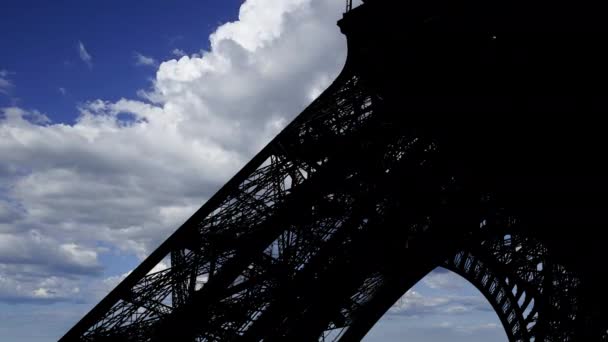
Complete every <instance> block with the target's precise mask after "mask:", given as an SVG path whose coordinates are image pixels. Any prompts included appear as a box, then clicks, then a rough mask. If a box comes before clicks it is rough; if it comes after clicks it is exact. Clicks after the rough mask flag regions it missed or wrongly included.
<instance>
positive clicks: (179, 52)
mask: <svg viewBox="0 0 608 342" xmlns="http://www.w3.org/2000/svg"><path fill="white" fill-rule="evenodd" d="M171 53H172V54H173V55H175V56H177V57H182V56H185V55H186V52H185V51H184V50H182V49H173V51H171Z"/></svg>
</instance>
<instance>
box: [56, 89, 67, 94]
mask: <svg viewBox="0 0 608 342" xmlns="http://www.w3.org/2000/svg"><path fill="white" fill-rule="evenodd" d="M57 90H59V92H60V93H61V95H65V94H67V93H68V91H67V90H66V89H65V88H63V87H59V88H58V89H57Z"/></svg>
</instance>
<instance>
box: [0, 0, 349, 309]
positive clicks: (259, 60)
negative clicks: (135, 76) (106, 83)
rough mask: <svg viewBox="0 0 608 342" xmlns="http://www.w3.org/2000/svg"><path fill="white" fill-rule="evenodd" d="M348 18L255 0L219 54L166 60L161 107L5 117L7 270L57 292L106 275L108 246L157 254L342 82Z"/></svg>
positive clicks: (319, 8) (126, 105)
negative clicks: (71, 118) (314, 100)
mask: <svg viewBox="0 0 608 342" xmlns="http://www.w3.org/2000/svg"><path fill="white" fill-rule="evenodd" d="M342 10H343V3H340V2H336V1H333V0H248V1H246V2H245V3H244V4H243V5H242V7H241V11H240V14H239V21H236V22H233V23H228V24H225V25H223V26H221V27H219V28H218V29H217V31H216V32H215V33H214V34H213V35H212V36H211V37H210V40H211V49H210V50H209V51H201V52H200V54H198V55H193V56H183V57H181V58H180V59H179V60H176V59H172V60H168V61H164V62H162V63H161V64H160V65H159V68H158V71H157V73H156V79H155V81H154V84H153V87H152V88H151V89H149V90H147V91H146V92H145V95H146V97H147V98H148V99H149V100H152V101H137V100H132V99H121V100H119V101H116V102H108V101H103V100H92V101H90V102H88V103H85V104H83V105H82V106H81V107H80V108H79V112H80V116H79V117H78V119H77V120H76V122H75V123H74V124H63V123H50V122H49V120H48V118H46V116H44V114H42V113H39V112H37V111H34V110H25V109H23V108H15V107H13V108H4V109H0V155H2V158H1V159H0V233H2V235H0V241H3V242H0V244H2V243H4V244H3V245H2V246H3V247H5V249H3V248H0V250H2V252H1V253H0V266H1V267H0V275H2V276H3V277H5V278H6V279H10V280H11V281H12V283H10V284H21V283H23V284H29V285H27V286H25V285H23V286H22V287H24V288H27V289H28V290H27V291H26V292H27V293H29V294H30V297H32V298H34V297H35V296H38V297H41V296H42V297H44V295H45V293H46V294H50V293H51V292H50V291H51V290H52V289H51V287H50V286H43V285H40V284H41V282H42V280H43V279H46V278H48V277H49V276H53V275H54V276H57V277H59V276H60V275H61V274H63V275H65V276H66V277H67V275H68V274H86V275H87V277H98V276H96V274H98V272H99V267H100V265H99V255H100V253H102V251H100V249H99V248H98V247H97V246H99V245H100V244H102V245H106V246H107V245H109V246H112V247H113V248H116V249H118V250H120V251H122V253H132V254H135V255H137V256H138V257H139V258H143V257H144V256H145V255H147V254H148V253H150V252H151V250H152V249H153V248H155V247H156V246H157V245H158V244H159V243H160V242H161V241H162V240H164V239H165V238H167V237H168V235H169V234H170V233H171V232H172V231H173V230H175V229H176V228H178V227H179V225H180V224H181V223H183V222H184V220H185V219H186V218H188V217H189V216H190V215H191V214H192V213H194V211H195V210H196V209H197V208H198V207H199V206H200V205H202V204H203V203H204V201H205V200H206V199H207V198H209V197H210V196H211V195H212V194H213V193H214V192H215V191H216V190H217V189H218V188H219V187H220V186H221V185H222V184H223V183H224V182H225V181H226V180H227V179H228V178H229V177H231V176H232V175H233V174H234V173H235V172H236V171H237V170H238V169H239V168H240V167H241V166H242V165H244V163H245V162H246V161H248V160H249V159H250V158H251V157H252V156H253V154H254V153H256V152H257V151H258V150H259V149H260V148H261V147H262V146H263V145H264V144H266V143H267V142H268V141H269V139H270V138H271V137H273V136H274V135H276V134H277V133H278V131H279V130H280V129H281V128H282V127H283V126H284V125H285V124H286V123H287V122H289V121H290V120H291V119H293V118H294V117H295V115H297V114H299V112H300V111H301V110H302V109H303V108H304V107H305V106H306V105H307V104H308V103H310V100H311V97H312V96H314V95H315V94H318V93H319V92H320V91H321V90H322V89H323V88H325V87H326V86H327V85H328V84H329V83H330V81H331V80H333V79H334V78H335V76H336V75H337V73H338V72H339V70H340V68H341V66H342V64H343V63H344V60H345V55H346V46H345V39H344V37H343V36H342V35H341V34H340V32H339V29H338V28H337V26H336V21H337V19H339V18H340V15H341V12H342ZM79 52H80V56H81V59H82V60H83V61H84V62H85V63H87V64H89V65H92V57H91V55H90V54H89V53H88V52H87V51H86V49H85V47H84V45H83V44H82V42H79ZM45 118H46V120H45ZM34 250H36V252H33V251H34ZM47 261H49V263H48V264H47V263H46V262H47ZM26 266H27V268H28V269H29V270H30V272H31V274H35V275H37V276H32V277H33V278H32V279H30V280H28V281H25V280H23V279H21V278H19V275H20V273H19V271H18V270H19V269H25V268H26ZM9 271H10V272H9ZM63 275H61V277H63ZM66 279H67V278H66ZM71 279H75V278H73V277H72V278H71ZM86 279H89V278H80V280H79V282H80V285H79V283H78V282H76V283H75V284H74V283H71V284H72V285H74V286H76V287H79V288H80V289H81V293H82V292H83V291H90V290H89V287H87V286H84V285H82V282H87V281H88V280H86ZM73 281H75V280H70V281H66V283H70V282H73ZM7 284H9V283H7ZM6 286H9V285H6ZM11 286H14V287H15V288H16V286H17V285H11ZM74 286H72V287H74ZM15 291H16V290H15ZM15 291H13V292H15ZM66 291H67V290H66ZM15 293H16V292H15ZM57 293H60V292H57ZM0 298H1V297H0ZM19 298H21V297H19ZM55 298H63V297H61V296H56V297H55Z"/></svg>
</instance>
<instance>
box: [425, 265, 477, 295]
mask: <svg viewBox="0 0 608 342" xmlns="http://www.w3.org/2000/svg"><path fill="white" fill-rule="evenodd" d="M422 281H423V282H424V283H425V284H426V285H427V286H428V287H430V288H432V289H443V290H456V289H461V288H463V287H464V286H466V285H468V284H469V283H468V281H466V280H465V279H464V278H462V277H461V276H459V275H457V274H456V273H454V272H449V271H447V270H445V269H442V268H438V269H436V270H434V271H433V272H431V273H429V274H428V275H427V276H426V277H424V278H423V280H422Z"/></svg>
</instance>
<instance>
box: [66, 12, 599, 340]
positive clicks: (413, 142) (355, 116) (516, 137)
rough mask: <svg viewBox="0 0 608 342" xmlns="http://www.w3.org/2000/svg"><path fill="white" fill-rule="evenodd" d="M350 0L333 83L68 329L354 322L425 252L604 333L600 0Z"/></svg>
mask: <svg viewBox="0 0 608 342" xmlns="http://www.w3.org/2000/svg"><path fill="white" fill-rule="evenodd" d="M348 4H350V7H347V9H348V10H349V11H348V12H347V13H345V15H344V18H343V19H342V20H341V21H340V22H339V26H340V28H341V30H342V32H344V33H345V34H346V36H347V39H348V48H349V56H348V58H347V62H346V65H345V67H344V70H343V71H342V73H341V74H340V75H339V76H338V78H337V79H336V80H335V82H334V83H333V84H332V85H331V86H330V87H329V88H328V89H327V90H326V91H325V92H324V93H323V94H322V95H321V96H320V97H319V98H318V99H317V100H315V101H314V102H313V103H312V104H311V105H310V106H309V107H308V108H307V109H306V110H305V111H304V112H303V113H302V114H301V115H300V116H298V117H297V118H296V119H295V120H294V121H293V122H292V123H291V124H289V125H288V126H287V127H286V128H285V129H284V130H283V131H282V132H281V133H280V134H279V135H278V136H277V137H276V138H275V139H274V140H272V142H271V143H270V144H268V145H267V146H266V147H265V148H264V149H263V150H262V151H261V152H260V153H259V154H258V155H257V156H255V157H254V158H253V159H252V160H251V161H250V162H249V163H248V164H247V165H246V166H245V167H244V168H243V169H242V170H241V171H240V172H238V173H237V174H236V176H234V178H232V179H231V180H230V181H229V182H228V183H227V184H226V185H225V186H224V187H223V188H222V189H221V190H220V191H219V192H218V193H217V194H216V195H215V196H213V197H212V198H211V199H210V200H209V201H208V202H207V203H206V204H205V205H204V206H203V207H202V208H201V209H200V210H198V211H197V212H196V213H195V214H194V215H193V216H192V217H191V218H190V219H189V220H187V221H186V223H184V225H183V226H182V227H181V228H180V229H179V230H177V231H176V232H175V233H174V234H173V235H172V236H171V237H169V239H168V240H166V241H165V242H164V243H163V244H162V245H161V246H160V247H159V248H158V249H157V250H156V251H154V252H153V253H152V254H151V255H150V256H149V257H148V258H147V259H146V260H145V261H144V262H143V263H142V264H141V265H140V266H139V267H137V268H136V269H135V270H134V271H133V272H132V273H131V274H130V275H129V276H128V277H127V278H126V279H125V280H124V281H123V282H122V283H121V284H120V285H118V286H117V287H116V289H114V290H113V291H112V292H111V293H110V294H109V295H108V296H107V297H106V298H104V299H103V300H102V301H101V302H100V303H99V304H98V305H97V306H96V307H95V308H94V309H93V310H92V311H91V312H90V313H88V314H87V315H86V316H85V317H84V318H83V319H82V320H81V321H80V322H78V324H76V326H74V327H73V328H72V329H71V330H70V331H69V332H68V333H67V334H66V335H65V336H64V337H63V338H62V340H61V341H66V342H67V341H262V340H263V341H313V340H340V341H357V340H360V339H361V338H363V336H364V335H365V334H366V333H367V332H368V331H369V329H370V328H371V327H372V326H373V325H374V324H375V323H376V322H377V320H378V319H379V318H380V317H381V316H382V315H383V313H384V312H386V311H387V309H388V308H389V307H390V306H391V305H392V304H393V303H394V302H395V301H396V300H397V299H398V298H399V297H400V296H402V295H403V294H404V292H405V291H407V290H408V289H409V288H410V287H411V286H413V284H415V283H416V282H417V281H418V280H420V279H421V278H422V277H424V276H425V275H426V274H427V273H428V272H430V271H431V270H432V269H434V268H435V267H437V266H443V267H445V268H447V269H449V270H452V271H454V272H456V273H458V274H460V275H462V276H463V277H464V278H466V279H467V280H469V281H470V282H471V283H472V284H473V285H474V286H476V287H477V288H478V289H479V290H480V291H481V293H483V295H484V296H485V297H486V298H487V299H488V301H489V302H490V303H491V305H492V307H493V308H494V310H495V311H496V313H497V314H498V316H499V318H500V320H501V322H502V324H503V326H504V328H505V331H506V333H507V336H508V338H509V340H510V341H537V342H538V341H607V340H608V324H607V320H606V314H605V309H606V308H607V307H608V300H607V298H608V296H606V291H605V282H604V277H605V276H606V266H605V261H606V249H605V248H606V247H605V242H606V240H605V238H604V237H603V234H605V229H606V216H607V214H608V211H606V208H607V206H606V204H607V200H608V197H607V194H608V186H607V183H608V182H607V181H606V175H608V172H606V171H608V170H606V166H605V165H604V164H605V161H604V160H603V159H605V156H606V146H607V144H606V136H607V135H606V133H605V126H604V125H603V124H602V116H605V115H606V113H608V111H607V110H606V109H607V108H606V107H607V106H606V94H607V93H606V80H607V79H608V78H606V75H607V74H608V72H607V67H606V61H608V58H607V57H608V56H607V53H606V52H605V51H604V50H605V49H604V46H603V45H604V44H605V43H606V35H605V33H606V32H607V30H606V28H605V26H604V23H605V20H604V18H602V15H601V13H602V11H601V10H600V8H599V7H597V6H595V5H594V4H593V3H590V2H584V1H583V2H581V1H577V2H576V3H574V2H572V3H570V4H568V5H567V6H566V5H563V4H560V3H558V2H545V1H536V2H530V1H525V2H524V1H517V0H512V1H465V2H457V1H438V0H434V1H424V2H422V1H388V0H385V1H382V0H375V1H372V0H369V1H366V2H365V3H364V4H363V5H361V6H359V7H356V8H352V4H351V3H350V2H347V6H348ZM161 261H165V262H167V263H168V264H169V265H170V267H169V268H167V269H165V270H162V271H159V272H156V273H150V271H151V270H152V268H153V267H154V266H155V265H157V264H158V263H159V262H161Z"/></svg>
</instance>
